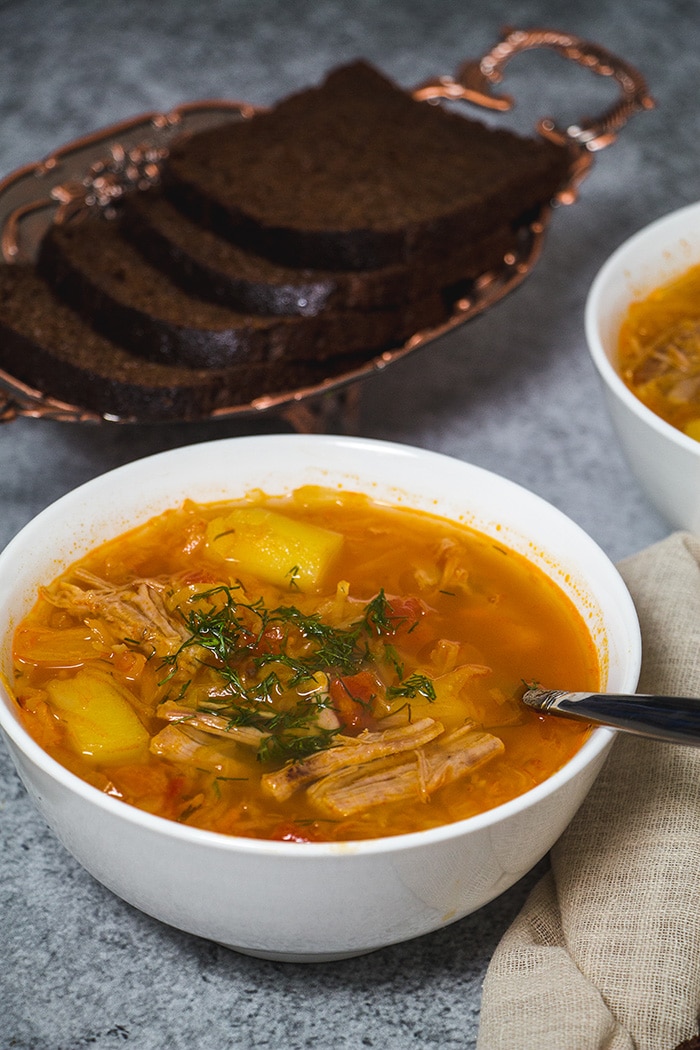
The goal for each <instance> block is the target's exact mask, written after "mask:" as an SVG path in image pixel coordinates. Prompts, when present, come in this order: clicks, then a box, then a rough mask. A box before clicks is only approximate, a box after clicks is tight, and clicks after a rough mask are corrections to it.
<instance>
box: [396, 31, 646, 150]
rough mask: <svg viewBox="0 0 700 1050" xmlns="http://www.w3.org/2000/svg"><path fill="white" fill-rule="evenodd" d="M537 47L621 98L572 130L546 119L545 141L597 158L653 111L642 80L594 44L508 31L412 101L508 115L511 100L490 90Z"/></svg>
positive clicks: (555, 35) (422, 89)
mask: <svg viewBox="0 0 700 1050" xmlns="http://www.w3.org/2000/svg"><path fill="white" fill-rule="evenodd" d="M540 47H547V48H551V49H552V50H553V51H557V52H558V53H559V54H560V55H562V56H563V57H564V58H567V59H569V60H570V61H572V62H576V63H577V64H578V65H580V66H583V67H584V68H586V69H590V70H591V72H593V73H597V74H598V75H599V76H602V77H613V78H614V79H615V80H616V81H617V83H618V84H619V86H620V91H621V93H622V98H621V99H620V100H619V101H618V102H616V103H615V104H614V105H613V106H612V107H611V108H610V109H608V110H607V111H606V112H605V113H604V114H603V115H602V116H600V117H598V118H597V119H590V120H585V121H581V123H580V124H572V125H570V126H569V127H568V128H566V129H564V130H562V129H560V128H558V127H557V126H556V125H555V123H554V121H553V120H552V119H551V118H550V117H545V118H544V119H542V120H540V122H539V124H538V125H537V130H538V131H539V132H540V134H541V135H544V136H545V138H548V139H551V140H552V141H554V142H558V143H560V144H576V145H578V146H580V147H581V148H583V149H585V150H588V151H590V152H595V151H596V150H600V149H604V147H605V146H609V145H610V143H611V142H614V141H615V139H616V138H617V133H618V131H619V130H620V128H622V127H624V125H625V124H626V123H627V121H628V120H629V119H630V117H631V116H632V115H633V114H634V113H636V112H637V111H638V110H641V109H653V107H654V100H653V99H652V97H651V96H650V95H649V92H648V90H647V85H646V82H645V80H644V78H643V77H642V75H641V74H640V73H639V72H638V71H637V70H636V69H634V68H633V67H632V66H630V65H629V64H628V63H627V62H625V61H623V59H621V58H618V57H617V55H613V54H612V53H611V52H610V51H607V50H606V49H605V48H603V47H599V46H598V45H597V44H592V43H590V42H589V41H587V40H582V39H580V38H579V37H576V36H572V35H571V34H569V33H560V32H557V30H554V29H511V28H510V27H507V28H505V29H504V30H503V33H502V36H501V39H500V41H499V42H498V43H497V44H496V45H495V47H493V48H492V49H491V51H489V53H488V54H486V55H484V56H483V58H480V59H474V60H471V61H467V62H465V63H464V64H463V65H461V66H460V67H459V69H458V70H457V75H456V76H455V77H454V78H452V77H441V78H440V79H439V80H437V81H434V82H430V83H427V84H423V85H421V86H420V87H419V88H418V89H417V90H416V91H415V92H414V94H415V97H416V98H424V99H430V98H445V99H455V100H460V99H461V100H464V101H466V102H473V103H474V104H475V105H478V106H483V107H484V108H486V109H494V110H498V111H501V112H503V111H505V110H508V109H511V107H512V105H513V99H512V98H511V97H509V96H508V95H499V94H495V93H494V92H493V87H494V85H496V84H500V82H501V81H502V80H503V69H504V67H505V66H506V65H507V64H508V62H510V60H511V58H513V56H514V55H517V54H519V53H520V52H521V51H531V50H533V49H534V48H540Z"/></svg>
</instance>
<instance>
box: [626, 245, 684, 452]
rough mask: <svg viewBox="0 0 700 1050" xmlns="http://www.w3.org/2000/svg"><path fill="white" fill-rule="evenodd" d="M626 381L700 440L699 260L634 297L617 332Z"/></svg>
mask: <svg viewBox="0 0 700 1050" xmlns="http://www.w3.org/2000/svg"><path fill="white" fill-rule="evenodd" d="M618 353H619V358H618V361H619V369H620V374H621V376H622V378H623V380H624V381H625V383H626V385H627V386H628V387H629V388H630V390H631V391H632V393H633V394H635V395H636V396H637V397H638V398H639V399H640V401H642V402H643V404H645V405H646V406H647V408H650V409H651V411H652V412H655V413H656V415H658V416H660V417H661V418H662V419H664V420H666V422H667V423H670V424H671V426H674V427H676V428H677V429H678V430H681V431H682V432H683V433H684V434H687V435H688V436H689V437H692V438H695V439H696V440H700V265H698V266H693V267H691V268H690V269H689V270H687V271H686V272H685V273H683V274H682V275H681V276H680V277H677V278H676V279H675V280H673V281H670V282H669V283H668V284H665V285H663V286H661V287H659V288H656V289H655V290H654V291H653V292H651V294H650V295H648V296H647V297H646V298H645V299H643V300H640V301H639V302H635V303H632V305H631V306H630V308H629V310H628V312H627V315H626V317H625V319H624V323H623V325H622V328H621V331H620V337H619V348H618Z"/></svg>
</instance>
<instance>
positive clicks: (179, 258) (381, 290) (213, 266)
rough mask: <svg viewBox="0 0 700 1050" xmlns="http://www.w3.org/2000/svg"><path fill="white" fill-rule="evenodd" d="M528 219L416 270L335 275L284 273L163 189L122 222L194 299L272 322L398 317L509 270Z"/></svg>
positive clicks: (130, 205)
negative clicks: (372, 314) (450, 287)
mask: <svg viewBox="0 0 700 1050" xmlns="http://www.w3.org/2000/svg"><path fill="white" fill-rule="evenodd" d="M526 219H527V217H523V218H522V221H520V217H519V218H518V219H516V222H515V224H514V225H513V226H511V225H510V224H507V225H503V226H500V227H499V228H498V229H496V230H494V231H493V232H492V233H489V234H487V235H486V236H484V237H481V238H479V239H478V240H474V241H472V240H470V239H465V240H463V241H462V242H460V243H459V244H458V245H457V246H456V248H455V250H454V251H452V253H451V254H449V255H448V254H445V255H443V256H440V257H438V258H436V259H433V260H430V261H426V262H425V263H424V264H423V265H419V266H416V267H413V268H411V267H408V266H406V265H404V264H402V265H393V266H385V267H382V268H380V269H377V270H364V271H352V270H349V271H340V270H336V271H332V270H311V269H308V268H307V269H297V268H294V267H291V266H283V265H281V264H278V263H275V262H273V261H272V260H270V259H266V258H265V257H263V256H261V255H257V254H256V253H254V252H252V251H248V250H246V249H245V248H241V247H239V246H238V245H236V244H233V243H232V242H231V241H229V240H227V239H225V238H223V237H219V236H218V235H217V234H216V233H214V232H213V231H212V230H208V229H206V228H205V227H203V226H201V225H200V224H199V223H197V222H195V221H193V220H192V219H190V218H188V217H187V215H185V214H184V213H183V212H182V211H181V210H180V209H179V208H177V207H176V206H175V205H174V204H173V203H172V202H170V201H169V200H168V199H167V198H166V197H165V196H164V195H163V194H162V193H161V192H160V191H159V190H158V189H151V190H146V191H144V192H142V193H132V194H129V195H128V196H127V197H126V198H125V200H124V205H123V209H122V215H121V220H122V230H123V232H124V233H125V235H126V236H127V237H128V238H129V240H131V241H133V242H134V244H135V245H136V246H137V247H138V249H139V251H140V252H141V254H142V255H144V256H145V257H146V258H147V259H148V260H149V262H151V263H152V264H153V265H154V266H156V267H157V268H158V269H159V270H161V271H162V272H164V273H167V275H168V276H169V277H170V278H171V280H173V281H174V282H175V283H176V284H178V285H179V286H180V287H181V288H182V289H184V290H185V291H186V292H188V293H190V294H191V295H195V296H197V297H198V298H201V299H207V300H208V301H210V302H214V303H219V304H221V305H222V306H228V307H230V308H232V309H235V310H241V311H243V312H246V313H253V314H263V315H271V316H281V315H294V314H299V315H301V316H314V315H315V314H318V313H320V312H321V311H322V310H333V311H347V310H381V309H390V308H393V307H399V306H401V305H403V304H405V303H406V302H408V301H410V300H412V299H418V298H420V297H421V296H422V295H425V291H426V289H428V288H433V287H440V286H441V285H447V284H450V283H452V282H457V281H459V280H462V281H465V280H469V279H474V278H475V277H478V276H479V275H480V274H483V273H484V272H486V271H488V270H491V269H494V268H497V267H499V266H500V265H502V264H503V260H504V257H505V255H506V254H507V253H508V252H509V251H512V250H514V249H515V248H516V247H517V239H518V228H519V227H522V226H524V225H525V223H526Z"/></svg>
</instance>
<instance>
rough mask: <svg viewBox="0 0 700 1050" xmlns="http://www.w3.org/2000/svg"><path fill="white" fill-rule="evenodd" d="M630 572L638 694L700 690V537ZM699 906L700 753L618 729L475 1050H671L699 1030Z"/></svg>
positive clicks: (508, 959)
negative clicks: (638, 635)
mask: <svg viewBox="0 0 700 1050" xmlns="http://www.w3.org/2000/svg"><path fill="white" fill-rule="evenodd" d="M619 569H620V572H621V574H622V576H623V578H624V580H625V582H626V584H627V586H628V588H629V590H630V593H631V595H632V598H633V600H634V602H635V606H636V609H637V613H638V616H639V620H640V625H641V630H642V671H641V677H640V682H639V691H640V692H646V693H667V694H669V695H673V694H679V695H694V696H700V540H698V539H696V538H695V537H693V536H690V535H689V534H687V533H675V534H674V535H672V536H670V537H668V539H666V540H663V541H662V542H661V543H658V544H655V545H654V546H653V547H651V548H649V549H648V550H646V551H643V552H641V553H640V554H637V555H635V556H633V557H632V558H628V559H626V560H625V561H624V562H622V563H621V565H620V566H619ZM699 905H700V749H696V748H686V747H680V746H677V745H672V744H661V743H657V742H655V741H650V740H645V739H642V738H640V737H634V736H630V735H626V734H624V735H623V734H620V736H618V738H617V740H616V741H615V744H614V746H613V748H612V750H611V753H610V756H609V758H608V761H607V763H606V765H605V768H604V769H603V771H602V773H601V775H600V776H599V778H598V780H597V781H596V783H595V784H594V786H593V789H592V790H591V792H590V794H589V796H588V798H587V799H586V801H585V802H584V804H583V806H582V807H581V809H580V810H579V812H578V814H577V815H576V817H575V818H574V820H573V822H572V823H571V825H570V826H569V828H568V829H567V830H566V832H565V833H564V835H563V836H562V837H561V839H560V840H559V841H558V842H557V843H556V845H555V846H554V847H553V849H552V852H551V870H550V871H548V872H547V873H546V874H545V876H543V878H542V879H541V880H540V882H539V883H538V884H537V885H536V886H535V888H534V889H533V891H532V893H531V894H530V896H529V898H528V900H527V901H526V903H525V905H524V907H523V909H522V911H521V913H520V915H519V916H518V917H517V918H516V920H515V921H514V923H513V924H512V925H511V927H510V929H509V930H507V931H506V933H505V935H504V936H503V938H502V940H501V943H500V944H499V946H498V948H497V949H496V952H495V953H494V956H493V959H492V960H491V964H490V966H489V969H488V972H487V975H486V979H485V982H484V989H483V1000H482V1008H481V1022H480V1029H479V1037H478V1042H477V1048H478V1050H506V1048H508V1050H512V1048H513V1047H514V1046H517V1047H518V1050H545V1048H546V1050H674V1048H675V1047H677V1046H678V1044H679V1043H681V1042H682V1041H683V1040H685V1039H689V1038H691V1037H692V1036H694V1035H696V1034H697V1032H698V1010H699V1009H700V907H699Z"/></svg>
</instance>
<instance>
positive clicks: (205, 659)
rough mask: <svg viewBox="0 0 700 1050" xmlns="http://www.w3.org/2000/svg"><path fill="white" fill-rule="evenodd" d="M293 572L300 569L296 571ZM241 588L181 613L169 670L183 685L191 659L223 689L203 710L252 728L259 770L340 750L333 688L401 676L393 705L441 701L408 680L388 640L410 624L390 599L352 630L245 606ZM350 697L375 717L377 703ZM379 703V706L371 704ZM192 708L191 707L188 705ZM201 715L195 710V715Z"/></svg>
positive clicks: (424, 684)
mask: <svg viewBox="0 0 700 1050" xmlns="http://www.w3.org/2000/svg"><path fill="white" fill-rule="evenodd" d="M293 571H294V570H293ZM244 597H245V592H244V590H243V588H242V587H241V586H238V585H234V586H232V587H229V586H226V585H223V584H222V585H218V586H216V587H212V588H210V589H208V590H206V591H200V592H198V593H196V594H195V595H193V596H192V598H191V599H190V600H189V601H188V602H187V603H186V604H185V605H184V606H181V607H179V609H178V613H179V615H180V617H181V619H182V622H183V623H184V625H185V627H186V629H187V637H186V638H185V640H184V641H183V642H182V643H181V645H180V646H179V648H178V649H177V650H176V652H174V653H173V654H171V655H170V656H168V657H166V658H165V659H164V661H163V663H164V665H165V666H166V667H167V668H168V674H167V675H166V676H165V677H164V679H163V682H162V684H167V682H168V681H169V680H171V679H173V678H174V676H176V675H177V674H178V672H179V670H180V661H181V660H182V659H184V657H185V654H186V653H189V654H190V655H189V658H188V661H189V662H188V665H187V666H188V668H191V661H192V659H194V661H195V662H196V663H198V664H199V665H200V666H201V667H202V668H203V669H204V670H205V672H206V673H208V672H213V673H214V676H215V681H216V683H218V684H217V685H216V686H215V689H214V690H213V691H212V693H211V695H208V696H206V697H205V698H204V699H200V700H199V701H198V704H197V707H196V710H197V711H201V712H207V713H209V714H215V715H217V716H218V717H220V718H223V719H225V720H226V725H227V728H229V729H233V728H242V727H247V728H252V729H255V730H257V731H258V732H259V733H260V743H259V745H258V751H257V755H258V758H259V760H260V761H262V762H267V761H275V762H279V761H280V760H282V761H285V760H289V759H301V758H304V757H306V756H308V755H311V754H313V753H314V752H316V751H323V750H326V749H327V748H328V747H331V746H333V741H334V737H335V736H336V735H337V733H338V732H340V731H341V730H342V727H341V729H338V728H328V725H329V724H330V725H332V721H331V722H330V723H329V722H328V720H327V718H326V719H325V720H324V719H323V718H322V713H323V711H324V710H325V709H327V708H332V707H333V704H332V702H331V700H330V695H329V682H330V681H331V680H332V679H338V680H340V682H341V684H342V682H343V679H344V678H348V677H351V676H353V675H356V674H358V673H359V672H360V671H363V670H367V669H369V668H372V667H376V666H377V665H379V666H380V667H382V668H383V672H382V674H381V675H380V678H382V679H384V680H386V679H387V678H389V679H391V677H392V676H393V677H395V679H396V682H395V684H390V685H388V686H387V688H386V695H387V699H390V700H393V699H397V698H401V697H404V698H406V699H410V698H414V697H416V696H419V695H420V696H423V697H425V698H427V699H428V700H434V699H435V691H434V689H433V686H432V682H431V681H430V679H429V678H427V677H426V676H425V675H421V674H412V675H409V677H408V678H405V679H404V677H403V676H404V667H403V663H402V661H401V659H400V657H399V654H398V652H397V650H396V648H395V646H394V645H393V644H392V643H391V642H389V641H385V640H383V639H386V638H387V637H389V636H393V635H395V634H396V632H397V630H398V629H399V627H404V626H406V625H409V629H410V627H411V626H415V624H414V623H413V624H412V623H411V621H410V620H409V618H408V617H406V616H403V615H401V616H398V615H395V614H394V613H393V611H392V606H391V602H390V601H389V600H388V599H387V597H386V595H385V593H384V591H383V590H380V591H379V593H378V594H377V595H376V596H375V597H374V598H373V599H372V600H371V601H369V602H367V604H366V605H365V607H364V610H363V613H362V616H361V617H360V618H359V619H357V620H356V621H354V622H353V623H351V624H349V625H348V626H344V627H334V626H332V625H331V624H329V623H326V622H325V621H324V620H323V619H322V618H321V616H320V615H319V614H318V613H310V614H309V613H304V612H302V611H301V610H300V609H298V608H296V606H294V605H286V606H279V607H277V608H273V609H270V608H268V607H267V606H266V605H265V603H264V601H263V600H262V599H258V600H255V601H245V600H242V599H243V598H244ZM191 688H192V676H190V677H188V680H187V681H186V682H184V683H182V684H181V685H180V686H179V692H178V694H177V700H178V701H182V700H183V699H184V698H185V697H186V695H187V693H188V692H189V690H190V689H191ZM347 692H348V695H349V697H350V698H351V699H352V700H355V701H356V702H357V703H358V704H361V706H364V707H366V708H369V707H370V706H371V701H370V702H368V701H367V698H366V697H362V698H357V697H355V696H354V695H353V691H352V689H348V690H347ZM374 699H375V697H374V696H373V697H372V701H373V700H374ZM185 702H186V701H185ZM194 711H195V709H194V708H193V713H194Z"/></svg>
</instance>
